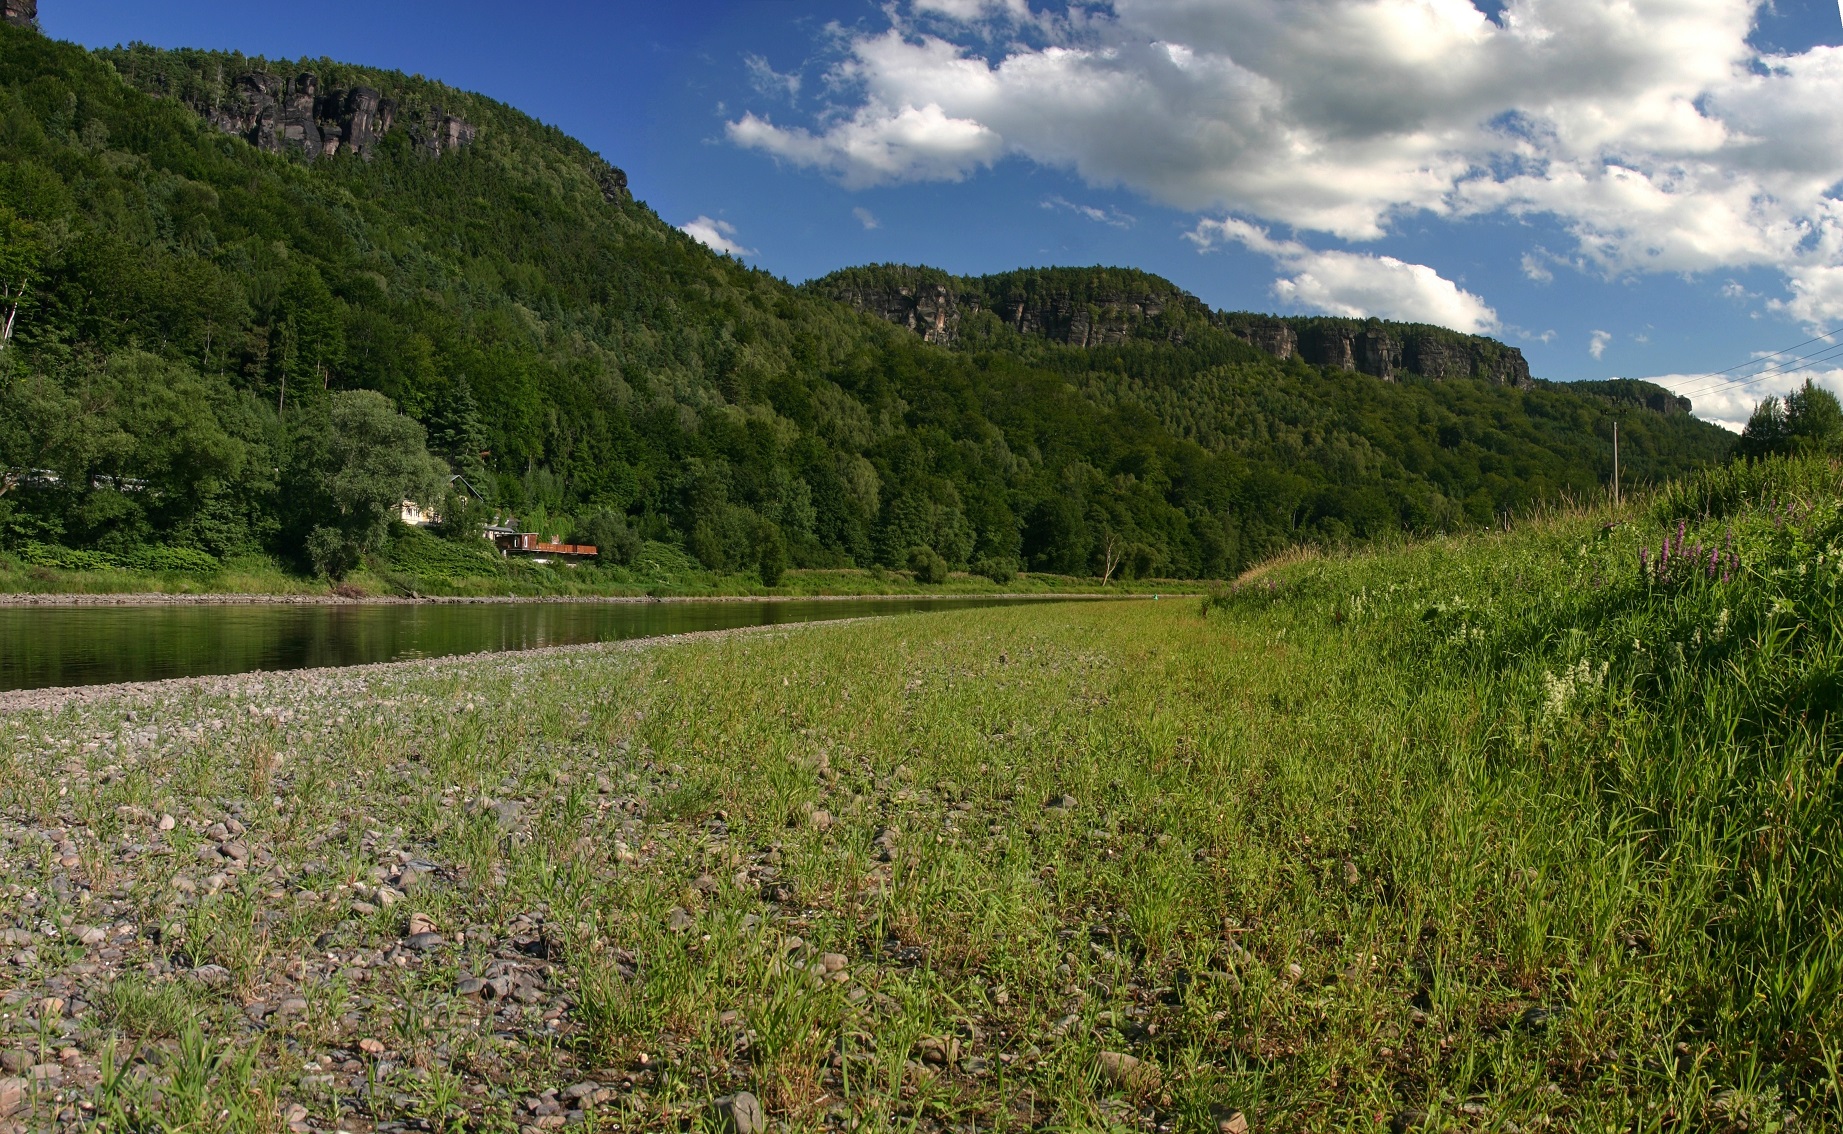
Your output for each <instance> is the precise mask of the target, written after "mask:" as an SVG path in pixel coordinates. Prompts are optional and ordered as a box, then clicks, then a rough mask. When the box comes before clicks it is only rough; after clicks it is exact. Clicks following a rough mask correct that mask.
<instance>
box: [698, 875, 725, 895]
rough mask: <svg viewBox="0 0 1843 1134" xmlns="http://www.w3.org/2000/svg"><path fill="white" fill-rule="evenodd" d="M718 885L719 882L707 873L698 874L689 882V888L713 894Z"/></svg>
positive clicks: (719, 884) (719, 885) (701, 892)
mask: <svg viewBox="0 0 1843 1134" xmlns="http://www.w3.org/2000/svg"><path fill="white" fill-rule="evenodd" d="M720 887H721V883H719V882H718V881H717V880H716V879H715V878H712V877H711V876H710V875H708V874H700V875H698V876H697V877H696V878H694V879H692V882H691V888H692V889H693V890H696V891H697V892H698V893H700V894H706V895H708V894H714V893H716V892H717V890H718V889H719V888H720Z"/></svg>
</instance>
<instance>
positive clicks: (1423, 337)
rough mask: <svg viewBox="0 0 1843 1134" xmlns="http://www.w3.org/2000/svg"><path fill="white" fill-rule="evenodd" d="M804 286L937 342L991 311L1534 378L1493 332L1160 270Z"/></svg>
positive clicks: (1019, 327) (1028, 328) (1388, 365)
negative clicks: (1281, 303)
mask: <svg viewBox="0 0 1843 1134" xmlns="http://www.w3.org/2000/svg"><path fill="white" fill-rule="evenodd" d="M806 286H807V287H808V288H809V289H810V290H812V291H815V292H817V293H819V294H821V295H825V296H827V297H829V298H831V299H835V300H838V301H839V302H841V303H846V304H849V305H850V306H851V307H853V308H855V309H857V310H858V311H862V312H866V313H869V314H872V315H875V316H877V317H878V318H880V319H884V320H887V321H888V322H891V323H894V324H896V325H897V326H899V327H907V328H908V329H909V330H911V331H913V332H915V333H916V334H918V335H920V336H921V337H922V338H923V339H925V340H927V341H928V342H931V343H940V344H942V345H944V346H952V345H954V344H956V343H958V342H960V341H961V340H962V339H963V338H964V337H966V336H968V335H975V336H976V335H977V334H979V333H981V331H980V330H975V328H982V329H983V331H984V333H990V331H991V329H992V326H993V320H994V319H996V321H997V322H998V323H1000V324H1003V325H1004V326H1005V327H1008V328H1010V329H1011V330H1013V331H1015V332H1017V333H1018V334H1022V335H1031V336H1034V337H1038V338H1045V339H1049V340H1051V341H1052V342H1058V343H1067V344H1069V345H1071V346H1078V347H1102V346H1110V345H1112V344H1115V343H1120V342H1124V341H1126V340H1129V339H1154V340H1163V341H1165V342H1171V343H1181V342H1183V341H1184V338H1185V335H1186V334H1187V333H1196V332H1197V331H1199V330H1200V329H1202V328H1205V327H1213V328H1219V329H1221V330H1226V331H1228V332H1229V333H1230V334H1233V335H1235V336H1236V337H1238V338H1240V339H1241V340H1242V341H1244V342H1246V343H1248V344H1250V345H1251V346H1255V347H1258V348H1260V349H1261V350H1263V351H1265V352H1267V353H1268V354H1270V355H1272V356H1273V357H1275V358H1277V359H1279V360H1280V361H1282V362H1285V361H1288V360H1290V359H1293V358H1298V359H1300V360H1301V361H1303V362H1305V363H1307V364H1309V365H1312V366H1321V367H1325V368H1328V369H1332V370H1353V371H1357V372H1359V373H1363V374H1370V375H1374V376H1375V377H1377V378H1381V379H1384V380H1385V381H1394V380H1395V379H1396V378H1397V377H1398V376H1399V375H1402V374H1418V375H1420V376H1422V377H1424V378H1432V379H1435V380H1442V379H1453V378H1475V379H1480V380H1482V381H1486V382H1493V383H1496V384H1498V385H1501V386H1517V387H1527V386H1529V385H1531V381H1530V374H1529V363H1528V362H1526V361H1525V360H1524V358H1523V352H1522V351H1519V350H1517V349H1516V348H1515V347H1512V346H1507V345H1505V344H1503V343H1500V342H1498V341H1497V340H1495V339H1488V338H1484V337H1483V336H1479V335H1464V334H1460V333H1458V332H1456V331H1450V330H1447V329H1445V328H1443V327H1433V326H1423V325H1420V324H1415V323H1385V322H1383V321H1382V320H1380V319H1369V320H1358V319H1337V318H1323V317H1293V316H1279V315H1252V314H1244V313H1225V312H1217V311H1212V310H1210V309H1209V308H1208V307H1207V306H1206V305H1205V304H1204V303H1203V301H1202V300H1199V299H1198V298H1197V297H1196V296H1194V295H1191V294H1189V293H1188V292H1185V291H1183V290H1181V289H1179V288H1178V287H1177V286H1175V285H1174V284H1172V283H1170V282H1169V281H1167V280H1163V279H1160V278H1159V277H1157V276H1153V275H1148V274H1146V273H1144V272H1136V271H1130V270H1123V269H1110V268H1049V269H1026V270H1023V271H1017V272H1008V273H1005V274H1003V275H997V276H984V277H978V278H962V277H955V276H950V275H948V274H947V273H945V272H941V271H937V270H935V269H931V268H917V267H908V266H903V265H895V264H882V265H875V266H872V267H868V268H849V269H845V270H844V271H840V272H835V273H833V274H832V275H830V276H827V277H825V278H823V279H820V280H815V281H813V282H812V283H810V284H808V285H806Z"/></svg>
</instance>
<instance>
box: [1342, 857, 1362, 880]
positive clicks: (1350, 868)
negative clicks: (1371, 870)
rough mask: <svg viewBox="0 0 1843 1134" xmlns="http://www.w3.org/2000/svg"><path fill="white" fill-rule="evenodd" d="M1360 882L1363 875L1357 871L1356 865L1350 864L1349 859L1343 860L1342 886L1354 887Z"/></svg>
mask: <svg viewBox="0 0 1843 1134" xmlns="http://www.w3.org/2000/svg"><path fill="white" fill-rule="evenodd" d="M1361 881H1363V874H1362V872H1361V871H1359V870H1358V869H1357V864H1356V863H1354V862H1351V861H1350V860H1349V859H1345V860H1344V885H1346V886H1355V885H1356V884H1357V883H1359V882H1361Z"/></svg>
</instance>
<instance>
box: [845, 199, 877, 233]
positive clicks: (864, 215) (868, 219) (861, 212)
mask: <svg viewBox="0 0 1843 1134" xmlns="http://www.w3.org/2000/svg"><path fill="white" fill-rule="evenodd" d="M851 215H852V216H854V217H856V218H857V222H858V223H859V224H861V225H863V226H864V228H865V230H866V231H868V230H870V229H873V228H882V227H883V222H882V221H880V220H878V219H877V214H875V213H873V212H871V211H870V210H869V209H866V208H864V207H863V206H862V205H859V206H858V207H857V208H855V209H852V210H851Z"/></svg>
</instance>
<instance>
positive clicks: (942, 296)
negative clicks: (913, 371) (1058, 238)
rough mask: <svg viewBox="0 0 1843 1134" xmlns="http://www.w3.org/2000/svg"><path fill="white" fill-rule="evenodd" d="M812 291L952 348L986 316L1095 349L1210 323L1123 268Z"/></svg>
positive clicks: (939, 275)
mask: <svg viewBox="0 0 1843 1134" xmlns="http://www.w3.org/2000/svg"><path fill="white" fill-rule="evenodd" d="M807 287H808V289H809V290H812V291H815V292H818V293H819V294H822V295H825V296H827V297H828V298H831V299H836V300H838V301H840V302H842V303H846V304H849V305H851V306H852V307H855V308H856V309H857V310H859V311H866V312H870V313H871V314H874V315H876V316H878V317H879V318H882V319H885V320H888V321H889V322H891V323H895V324H897V325H899V326H903V327H907V328H908V329H909V330H911V331H914V332H915V333H916V334H918V335H920V336H922V338H924V339H926V340H927V341H929V342H933V343H941V344H944V345H952V344H954V343H956V342H958V341H960V339H961V337H962V323H963V322H964V321H969V320H972V319H973V318H974V317H975V316H978V315H981V314H982V313H989V314H990V316H991V319H992V320H995V321H996V322H997V323H998V324H1000V325H1002V326H1004V327H1007V328H1009V329H1011V330H1013V331H1015V332H1017V333H1019V334H1023V335H1031V336H1035V337H1039V338H1045V339H1049V340H1050V341H1052V342H1058V343H1067V344H1069V345H1071V346H1079V347H1093V346H1106V345H1110V344H1114V343H1120V342H1124V341H1126V340H1127V339H1131V338H1144V337H1148V336H1150V337H1155V338H1159V339H1162V340H1165V341H1170V342H1181V341H1183V337H1184V327H1185V325H1186V324H1187V323H1189V322H1191V321H1198V320H1200V321H1203V322H1206V323H1207V322H1208V321H1209V319H1210V318H1211V315H1210V312H1209V309H1208V308H1207V307H1205V306H1204V305H1203V303H1202V301H1201V300H1199V299H1197V298H1196V297H1195V296H1192V295H1189V294H1187V293H1185V292H1183V291H1181V290H1179V289H1178V288H1177V287H1176V286H1174V285H1173V284H1171V283H1169V282H1168V281H1166V280H1162V279H1159V278H1158V277H1157V276H1153V275H1149V274H1147V273H1145V272H1137V271H1132V270H1130V269H1117V268H1093V269H1055V268H1053V269H1025V270H1022V271H1017V272H1008V273H1006V274H1004V275H999V276H985V277H982V278H979V279H964V278H958V277H953V276H949V275H948V274H947V273H945V272H941V271H937V270H935V269H933V268H911V267H906V266H901V265H887V264H882V265H875V266H873V267H869V268H848V269H846V270H844V271H842V272H835V273H833V274H832V275H829V276H826V277H825V278H824V279H821V280H816V281H814V282H813V283H811V284H808V285H807Z"/></svg>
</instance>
